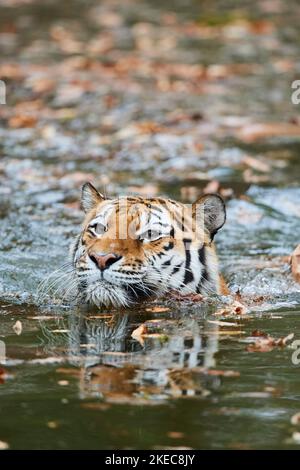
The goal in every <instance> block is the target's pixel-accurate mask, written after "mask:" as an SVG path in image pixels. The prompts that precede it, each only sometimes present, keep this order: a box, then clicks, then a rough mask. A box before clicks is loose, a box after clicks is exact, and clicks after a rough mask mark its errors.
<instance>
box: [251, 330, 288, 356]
mask: <svg viewBox="0 0 300 470" xmlns="http://www.w3.org/2000/svg"><path fill="white" fill-rule="evenodd" d="M264 335H265V334H264ZM293 338H294V333H290V334H289V335H287V336H285V337H284V338H278V339H275V338H273V337H272V336H269V335H265V336H258V338H257V340H256V341H255V343H252V344H249V346H247V347H246V351H248V352H270V351H272V350H273V349H274V348H276V347H284V346H286V344H287V343H288V342H290V341H291V340H292V339H293Z"/></svg>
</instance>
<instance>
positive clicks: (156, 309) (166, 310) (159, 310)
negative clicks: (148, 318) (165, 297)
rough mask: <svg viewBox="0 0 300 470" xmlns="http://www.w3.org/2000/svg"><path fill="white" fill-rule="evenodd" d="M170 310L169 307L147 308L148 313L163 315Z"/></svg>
mask: <svg viewBox="0 0 300 470" xmlns="http://www.w3.org/2000/svg"><path fill="white" fill-rule="evenodd" d="M169 310H170V309H169V308H168V307H150V308H146V312H153V313H163V312H168V311H169Z"/></svg>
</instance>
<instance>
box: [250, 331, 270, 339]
mask: <svg viewBox="0 0 300 470" xmlns="http://www.w3.org/2000/svg"><path fill="white" fill-rule="evenodd" d="M251 336H254V337H263V338H266V337H268V333H265V332H264V331H260V330H254V331H252V333H251Z"/></svg>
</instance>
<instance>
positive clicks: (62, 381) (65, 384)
mask: <svg viewBox="0 0 300 470" xmlns="http://www.w3.org/2000/svg"><path fill="white" fill-rule="evenodd" d="M57 383H58V385H60V386H61V387H66V386H67V385H69V383H70V382H69V381H68V380H59V381H58V382H57Z"/></svg>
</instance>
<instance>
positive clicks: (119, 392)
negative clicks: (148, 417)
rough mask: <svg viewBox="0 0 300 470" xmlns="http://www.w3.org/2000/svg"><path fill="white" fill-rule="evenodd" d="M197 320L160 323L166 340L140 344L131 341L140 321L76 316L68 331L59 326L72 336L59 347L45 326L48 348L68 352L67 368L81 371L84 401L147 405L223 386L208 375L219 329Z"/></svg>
mask: <svg viewBox="0 0 300 470" xmlns="http://www.w3.org/2000/svg"><path fill="white" fill-rule="evenodd" d="M197 317H198V319H197V320H196V319H192V318H182V314H181V318H180V319H178V320H173V319H172V320H161V324H162V325H164V331H166V332H167V335H155V334H154V335H151V334H150V335H146V336H144V337H143V338H141V339H140V341H138V340H136V339H133V338H132V336H131V335H132V332H133V331H134V330H135V329H136V327H138V326H139V325H140V324H141V316H140V315H135V314H130V315H128V314H127V315H126V314H125V315H124V314H115V315H112V316H111V315H110V316H109V317H108V316H105V315H103V316H102V317H101V316H99V315H95V316H94V317H93V316H92V315H91V316H89V317H84V316H83V315H82V314H78V315H74V314H73V315H70V316H69V319H68V322H69V324H68V325H66V324H65V323H62V322H63V320H62V319H61V320H59V321H60V325H56V326H59V328H60V329H61V330H62V331H68V333H64V334H62V335H60V341H61V343H60V345H58V343H57V342H58V340H57V335H53V334H51V332H50V331H49V328H48V327H47V328H46V326H45V324H43V331H44V335H45V336H46V337H47V342H46V345H45V346H46V349H47V350H48V352H50V351H49V350H51V354H52V355H53V354H55V352H56V351H57V350H59V353H60V354H61V350H62V349H65V351H66V353H67V357H68V359H67V360H68V362H69V363H70V364H72V365H75V366H78V367H79V369H78V378H79V386H80V397H81V398H101V399H103V400H104V401H107V402H116V403H124V402H125V403H127V402H128V403H131V402H138V403H145V404H147V403H153V401H154V402H161V401H164V400H166V399H168V398H172V397H180V396H206V395H207V394H209V393H210V392H209V390H211V389H214V388H215V387H218V385H219V380H220V379H219V377H214V376H210V375H206V374H205V370H206V368H209V367H214V366H215V359H214V355H215V353H216V352H217V350H218V339H217V338H218V335H217V326H216V325H214V324H210V323H206V322H205V320H202V321H200V323H199V316H198V315H197ZM142 318H143V320H142V322H143V321H149V320H151V318H152V319H153V315H152V316H151V315H147V314H145V312H143V317H142ZM156 320H157V318H156ZM45 323H48V322H45ZM157 324H159V321H158V322H157ZM141 343H142V344H141ZM58 346H59V348H58ZM72 370H73V369H72ZM65 372H66V371H65V368H64V369H63V370H62V373H65ZM73 372H74V370H73Z"/></svg>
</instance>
